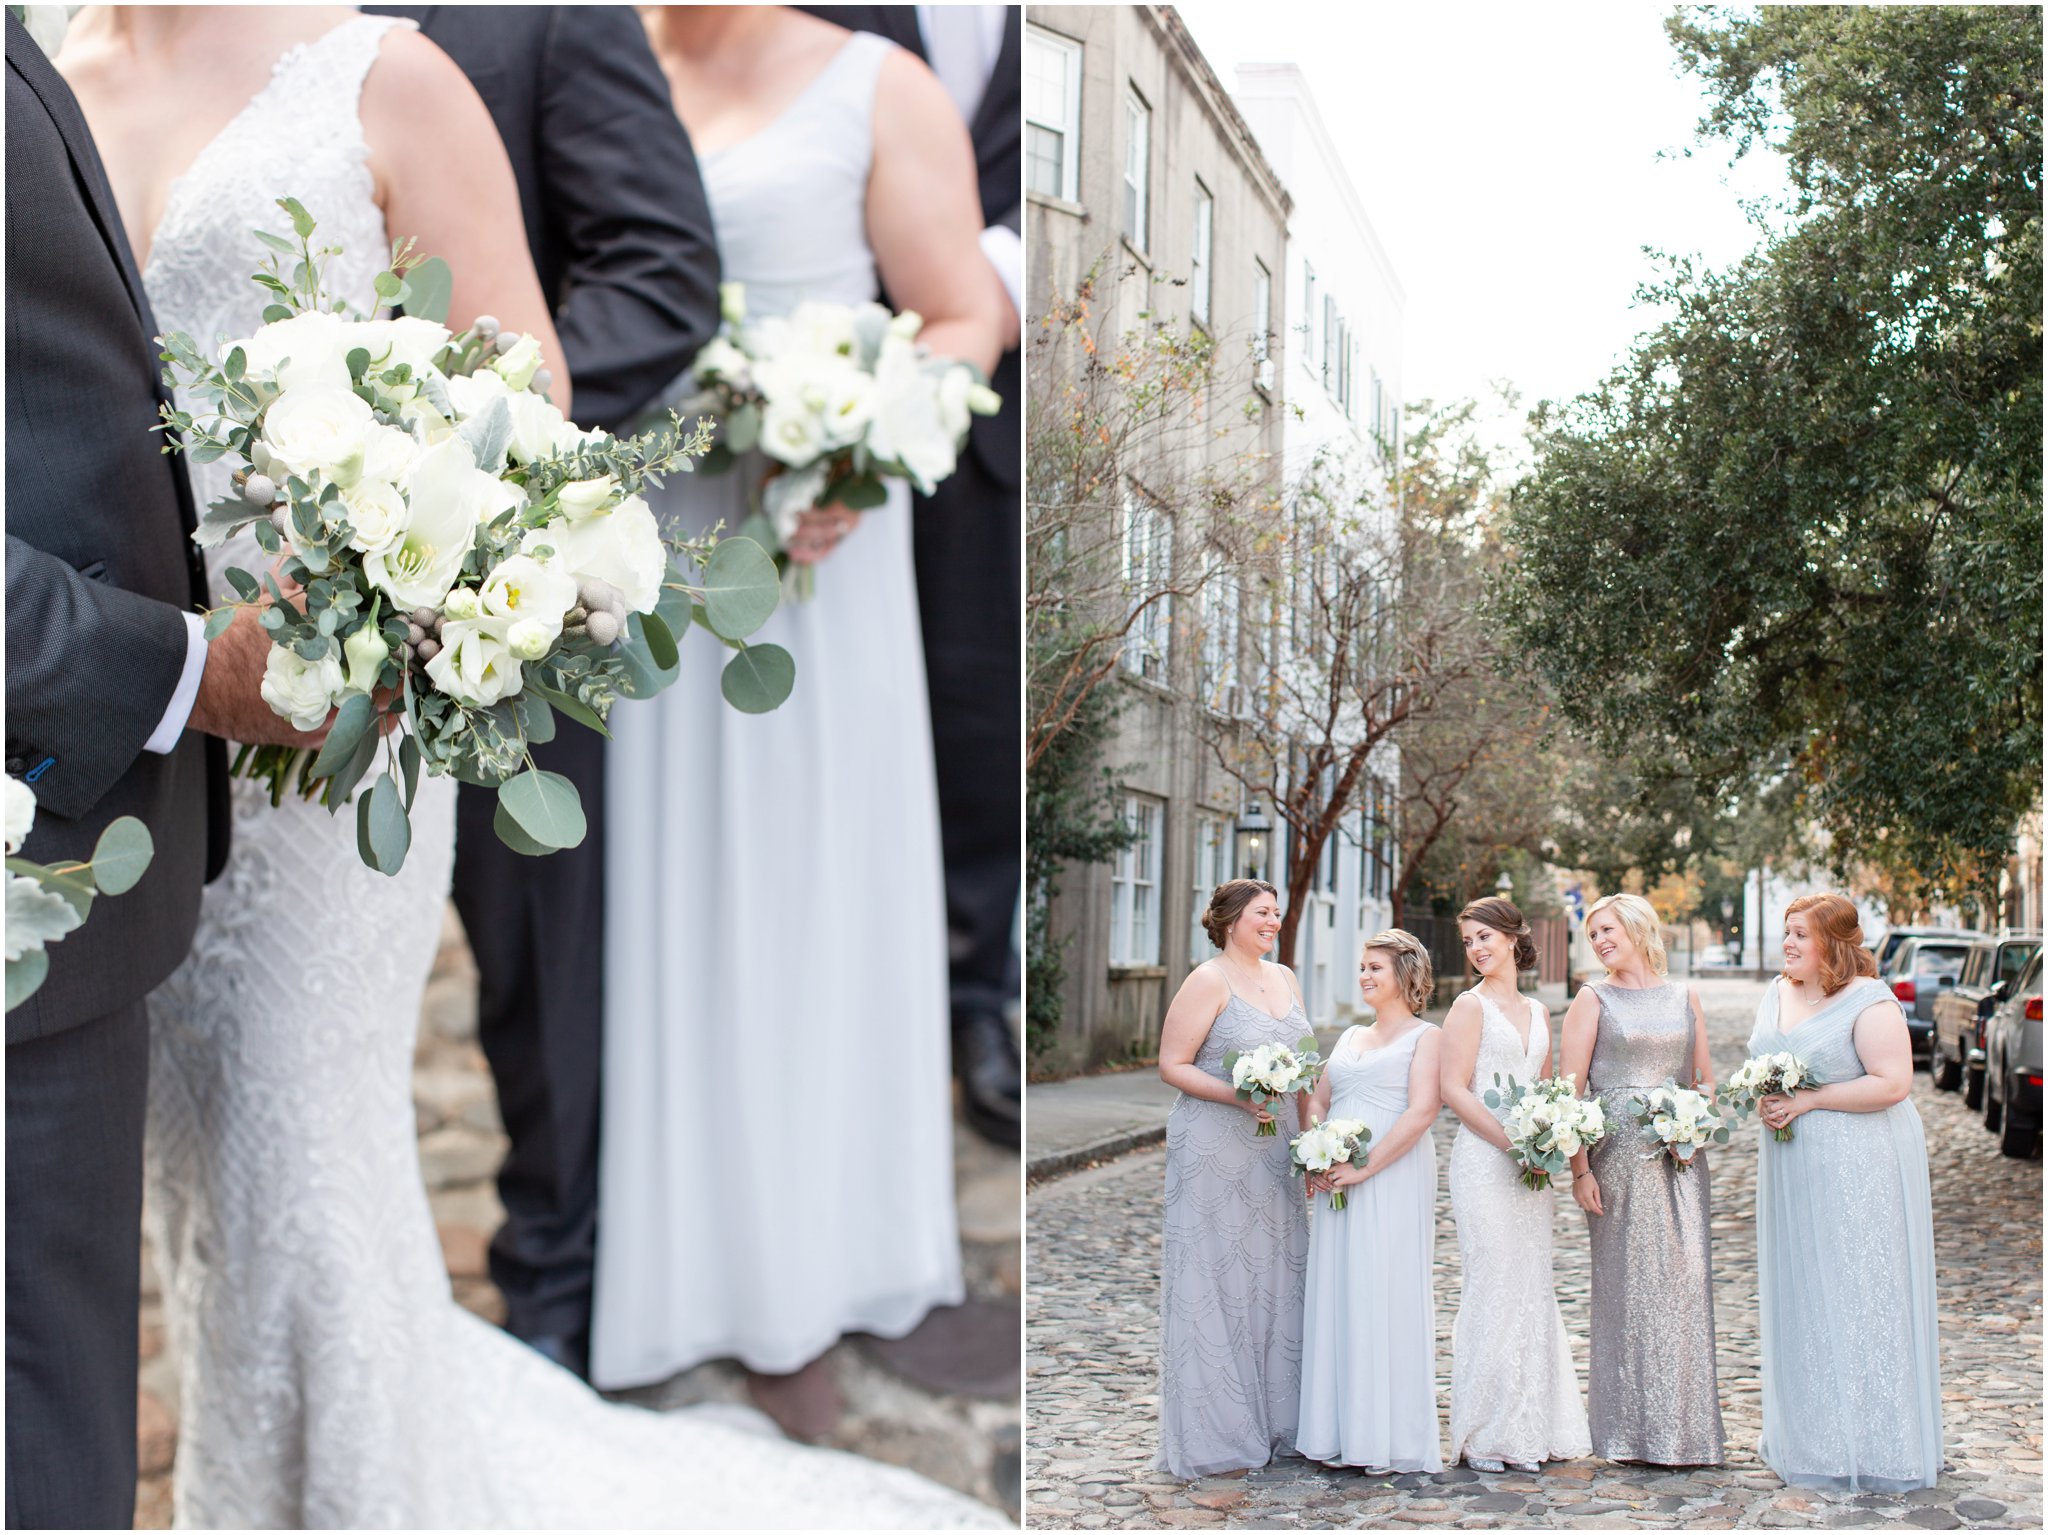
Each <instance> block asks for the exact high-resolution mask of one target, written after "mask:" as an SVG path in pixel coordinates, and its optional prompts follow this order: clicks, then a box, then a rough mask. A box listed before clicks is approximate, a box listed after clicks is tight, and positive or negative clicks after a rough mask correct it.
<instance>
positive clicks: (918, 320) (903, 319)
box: [889, 309, 924, 341]
mask: <svg viewBox="0 0 2048 1535" xmlns="http://www.w3.org/2000/svg"><path fill="white" fill-rule="evenodd" d="M923 329H924V316H923V315H921V314H919V313H918V312H917V311H916V310H915V309H906V310H904V311H903V312H902V313H901V314H899V315H897V316H895V317H894V318H893V319H891V320H890V321H889V334H890V335H892V336H894V337H896V338H897V339H898V340H899V341H915V340H916V339H917V333H918V332H919V331H921V330H923Z"/></svg>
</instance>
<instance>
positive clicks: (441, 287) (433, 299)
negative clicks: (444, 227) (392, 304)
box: [405, 256, 455, 325]
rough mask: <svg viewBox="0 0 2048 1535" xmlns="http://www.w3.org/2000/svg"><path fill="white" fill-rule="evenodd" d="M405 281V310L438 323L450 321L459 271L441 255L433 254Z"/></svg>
mask: <svg viewBox="0 0 2048 1535" xmlns="http://www.w3.org/2000/svg"><path fill="white" fill-rule="evenodd" d="M405 284H406V286H407V287H408V288H410V289H411V290H412V291H411V292H410V293H408V294H407V295H406V300H405V312H406V313H407V314H409V315H413V316H415V317H417V318H419V319H422V320H432V321H433V322H434V323H435V324H437V325H446V324H447V323H448V305H449V303H450V301H452V300H453V299H454V297H455V273H454V272H453V271H451V270H450V269H449V266H448V263H447V262H445V261H443V260H442V259H441V258H440V257H439V256H429V257H427V259H426V260H425V261H422V262H421V263H420V264H419V265H418V266H416V267H414V268H413V269H412V270H411V271H410V272H408V273H406V277H405Z"/></svg>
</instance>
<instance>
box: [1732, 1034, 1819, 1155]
mask: <svg viewBox="0 0 2048 1535" xmlns="http://www.w3.org/2000/svg"><path fill="white" fill-rule="evenodd" d="M1819 1085H1820V1084H1819V1083H1817V1082H1816V1081H1814V1077H1813V1068H1812V1067H1811V1066H1809V1065H1807V1064H1806V1062H1804V1061H1802V1060H1801V1059H1799V1057H1798V1056H1796V1055H1794V1054H1793V1053H1792V1052H1791V1051H1789V1050H1780V1051H1779V1052H1778V1053H1777V1054H1775V1055H1752V1056H1751V1057H1750V1058H1749V1059H1748V1060H1746V1061H1744V1062H1743V1063H1742V1064H1741V1065H1740V1066H1738V1067H1736V1068H1735V1070H1734V1071H1733V1072H1731V1073H1729V1076H1728V1080H1727V1081H1726V1082H1724V1083H1722V1084H1721V1092H1720V1097H1721V1099H1722V1101H1723V1102H1725V1103H1726V1104H1727V1105H1728V1106H1729V1107H1730V1108H1731V1109H1733V1110H1734V1111H1735V1112H1736V1113H1737V1114H1739V1115H1741V1116H1742V1117H1743V1118H1744V1119H1747V1118H1748V1117H1749V1116H1750V1115H1751V1114H1753V1113H1755V1112H1756V1106H1757V1105H1758V1104H1759V1103H1761V1102H1762V1101H1763V1100H1764V1099H1766V1098H1769V1097H1771V1096H1772V1095H1773V1094H1776V1093H1786V1094H1790V1093H1796V1092H1798V1091H1799V1089H1801V1088H1802V1087H1817V1086H1819ZM1771 1139H1772V1140H1774V1141H1789V1140H1791V1139H1792V1127H1791V1126H1790V1125H1786V1126H1784V1127H1783V1128H1782V1129H1777V1130H1773V1131H1772V1132H1771Z"/></svg>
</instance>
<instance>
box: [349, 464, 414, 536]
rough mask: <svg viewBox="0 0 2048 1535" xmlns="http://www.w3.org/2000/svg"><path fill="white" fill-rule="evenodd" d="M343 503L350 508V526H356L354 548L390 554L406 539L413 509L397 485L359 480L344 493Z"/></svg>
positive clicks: (385, 481)
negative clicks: (406, 502) (406, 531)
mask: <svg viewBox="0 0 2048 1535" xmlns="http://www.w3.org/2000/svg"><path fill="white" fill-rule="evenodd" d="M341 504H342V505H343V506H345V507H347V508H348V522H349V526H350V527H351V528H352V529H354V531H353V532H352V533H350V534H349V540H348V544H349V547H350V548H351V549H358V550H361V551H362V552H363V553H364V554H389V553H390V552H391V551H392V550H394V549H396V548H397V547H398V546H399V544H401V543H402V542H404V540H405V529H406V524H407V523H409V522H410V521H411V520H412V511H411V509H410V508H409V507H407V506H406V504H405V497H403V496H401V495H400V494H399V493H398V487H397V486H396V485H393V484H391V483H390V482H389V481H388V480H373V479H369V478H367V477H365V478H363V479H360V480H357V481H356V482H355V484H353V485H351V486H349V488H348V489H347V490H345V491H343V492H342V493H341Z"/></svg>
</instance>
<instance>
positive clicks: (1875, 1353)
mask: <svg viewBox="0 0 2048 1535" xmlns="http://www.w3.org/2000/svg"><path fill="white" fill-rule="evenodd" d="M1783 984H1784V983H1783V982H1782V981H1779V982H1774V983H1773V984H1772V985H1771V987H1770V989H1769V990H1768V991H1766V992H1765V993H1764V1000H1763V1004H1762V1006H1760V1007H1759V1008H1758V1009H1757V1015H1756V1031H1755V1032H1754V1033H1752V1034H1751V1035H1750V1036H1749V1052H1750V1054H1751V1055H1763V1054H1768V1053H1775V1052H1777V1051H1780V1050H1789V1051H1791V1052H1792V1053H1793V1054H1794V1055H1796V1056H1798V1057H1799V1058H1800V1059H1801V1060H1802V1061H1804V1062H1806V1064H1807V1065H1808V1066H1810V1067H1812V1068H1813V1071H1814V1074H1815V1077H1816V1079H1817V1080H1818V1081H1819V1082H1821V1083H1823V1084H1825V1083H1831V1082H1850V1081H1854V1080H1855V1079H1856V1078H1857V1077H1860V1076H1864V1075H1866V1073H1865V1071H1864V1067H1863V1058H1862V1057H1861V1056H1859V1055H1858V1054H1857V1053H1856V1033H1855V1030H1856V1018H1857V1015H1858V1014H1860V1013H1861V1012H1862V1011H1863V1010H1864V1009H1865V1008H1867V1007H1870V1006H1872V1005H1874V1004H1875V1005H1884V1004H1890V1005H1892V1006H1897V1005H1898V1004H1897V1003H1896V1002H1895V1001H1894V1000H1893V998H1892V994H1891V993H1890V991H1888V990H1887V989H1886V988H1885V986H1884V983H1883V982H1881V981H1879V980H1877V979H1875V978H1874V977H1871V976H1861V977H1859V978H1857V979H1856V980H1853V981H1851V982H1850V983H1849V984H1848V985H1846V986H1844V987H1843V988H1842V989H1841V990H1840V991H1838V992H1837V993H1835V995H1834V996H1832V997H1830V998H1829V999H1828V1000H1827V1002H1826V1003H1825V1004H1824V1005H1823V1006H1822V1007H1821V1008H1820V1010H1819V1011H1818V1012H1816V1013H1814V1014H1813V1015H1812V1016H1811V1017H1809V1018H1807V1019H1806V1020H1805V1021H1804V1022H1803V1023H1800V1024H1798V1025H1796V1026H1795V1027H1793V1028H1792V1029H1789V1030H1788V1029H1785V1028H1784V1027H1782V1025H1781V1021H1780V1019H1779V1016H1778V988H1779V986H1781V985H1783ZM1756 1257H1757V1316H1758V1320H1759V1321H1760V1322H1761V1323H1762V1332H1763V1375H1764V1431H1763V1439H1762V1442H1761V1443H1760V1444H1759V1445H1758V1446H1757V1454H1758V1455H1759V1456H1761V1457H1762V1459H1763V1462H1764V1464H1765V1465H1767V1466H1769V1467H1770V1468H1771V1469H1772V1470H1773V1471H1775V1472H1777V1473H1778V1475H1779V1476H1781V1477H1783V1478H1784V1479H1785V1480H1786V1481H1787V1482H1789V1483H1791V1484H1793V1485H1794V1486H1801V1487H1824V1488H1829V1489H1833V1490H1838V1491H1855V1492H1909V1491H1911V1490H1913V1489H1914V1488H1917V1487H1932V1486H1933V1485H1934V1483H1935V1479H1936V1478H1937V1477H1938V1476H1940V1475H1941V1340H1940V1337H1939V1334H1938V1331H1937V1329H1936V1325H1935V1312H1936V1301H1935V1289H1934V1209H1933V1202H1932V1198H1931V1194H1930V1190H1929V1184H1928V1178H1927V1139H1926V1134H1925V1132H1924V1130H1923V1129H1922V1127H1921V1124H1920V1111H1919V1110H1918V1109H1916V1108H1914V1107H1913V1100H1912V1099H1910V1098H1907V1099H1905V1100H1904V1101H1902V1102H1899V1103H1895V1104H1893V1105H1892V1106H1891V1107H1890V1108H1888V1109H1879V1110H1877V1111H1876V1112H1874V1113H1860V1114H1859V1113H1849V1112H1847V1111H1845V1110H1839V1109H1814V1110H1811V1111H1809V1112H1808V1113H1805V1114H1801V1115H1800V1116H1799V1117H1798V1118H1797V1119H1795V1120H1793V1121H1792V1139H1791V1140H1789V1141H1779V1140H1775V1139H1773V1137H1772V1135H1771V1132H1770V1131H1769V1130H1768V1129H1766V1128H1764V1125H1763V1121H1762V1118H1761V1117H1759V1118H1758V1120H1757V1170H1756Z"/></svg>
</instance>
